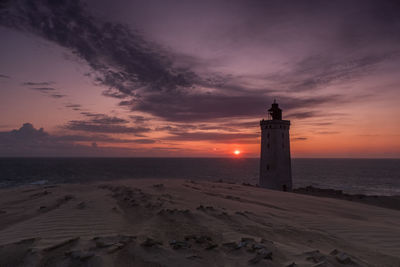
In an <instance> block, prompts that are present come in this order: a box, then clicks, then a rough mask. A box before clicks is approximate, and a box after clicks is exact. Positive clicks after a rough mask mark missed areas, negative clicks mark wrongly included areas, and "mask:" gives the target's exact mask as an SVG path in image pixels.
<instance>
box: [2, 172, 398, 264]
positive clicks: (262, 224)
mask: <svg viewBox="0 0 400 267" xmlns="http://www.w3.org/2000/svg"><path fill="white" fill-rule="evenodd" d="M0 218H1V219H0V266H207V265H208V266H247V265H255V266H400V256H399V255H400V211H398V210H394V209H386V208H383V207H376V206H371V205H365V204H362V203H354V202H349V201H345V200H338V199H332V198H320V197H314V196H307V195H299V194H294V193H284V192H277V191H271V190H265V189H261V188H256V187H250V186H243V185H237V184H227V183H213V182H193V181H186V180H149V179H147V180H127V181H118V182H112V183H110V182H108V183H96V184H82V185H80V184H70V185H58V186H52V187H48V186H47V187H46V186H25V187H20V188H14V189H3V190H1V198H0Z"/></svg>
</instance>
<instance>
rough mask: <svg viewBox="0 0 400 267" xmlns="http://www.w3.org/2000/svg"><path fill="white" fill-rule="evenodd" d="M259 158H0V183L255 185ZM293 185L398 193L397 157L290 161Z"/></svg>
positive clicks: (399, 184) (399, 174) (6, 184)
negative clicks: (151, 180) (129, 181)
mask: <svg viewBox="0 0 400 267" xmlns="http://www.w3.org/2000/svg"><path fill="white" fill-rule="evenodd" d="M258 175H259V159H246V158H0V187H10V186H19V185H24V184H56V183H81V182H91V181H101V180H108V181H109V180H113V179H137V178H162V179H164V178H181V179H190V180H211V181H219V180H222V181H225V182H234V183H249V184H254V185H255V184H257V183H258ZM292 176H293V183H294V187H295V188H297V187H305V186H309V185H312V186H314V187H320V188H331V189H339V190H343V191H344V192H346V193H351V194H366V195H400V159H300V158H298V159H292Z"/></svg>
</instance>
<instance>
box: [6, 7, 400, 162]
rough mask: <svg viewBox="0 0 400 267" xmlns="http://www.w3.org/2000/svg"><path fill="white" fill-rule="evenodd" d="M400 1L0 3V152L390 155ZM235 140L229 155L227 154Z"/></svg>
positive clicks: (395, 153)
mask: <svg viewBox="0 0 400 267" xmlns="http://www.w3.org/2000/svg"><path fill="white" fill-rule="evenodd" d="M398 14H400V2H399V1H390V0H387V1H379V0H373V1H372V0H338V1H306V0H299V1H261V0H260V1H258V0H252V1H247V0H226V1H225V0H204V1H194V0H146V1H144V0H141V1H139V0H113V1H105V0H53V1H51V0H35V1H34V0H31V1H29V0H8V1H1V2H0V36H1V42H0V59H1V60H0V156H3V157H4V156H5V157H7V156H50V157H52V156H68V157H69V156H82V157H86V156H99V157H259V153H260V126H259V121H260V120H261V119H263V118H266V117H267V109H268V108H269V107H270V105H271V103H272V102H273V100H274V99H276V100H277V102H278V103H279V105H280V107H281V108H282V110H283V118H284V119H287V120H290V121H291V129H290V137H291V139H290V140H291V154H292V157H297V158H299V157H316V158H319V157H323V158H337V157H339V158H343V157H351V158H399V157H400V72H399V69H400V68H399V67H400V16H398ZM237 150H238V151H240V152H241V153H240V154H239V155H236V154H235V153H234V151H237Z"/></svg>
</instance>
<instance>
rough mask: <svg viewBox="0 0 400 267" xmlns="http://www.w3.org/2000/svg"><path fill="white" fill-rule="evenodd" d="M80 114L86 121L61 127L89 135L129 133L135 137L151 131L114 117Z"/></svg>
mask: <svg viewBox="0 0 400 267" xmlns="http://www.w3.org/2000/svg"><path fill="white" fill-rule="evenodd" d="M81 114H82V115H84V116H86V117H87V119H85V120H72V121H69V122H68V123H67V124H65V125H64V126H62V127H63V128H65V129H68V130H73V131H83V132H89V133H130V134H134V135H136V136H143V134H144V133H146V132H150V130H151V129H150V128H147V127H143V126H137V127H132V126H130V125H129V124H128V122H129V121H128V120H125V119H122V118H118V117H115V116H114V117H112V116H108V115H106V114H99V113H91V112H81Z"/></svg>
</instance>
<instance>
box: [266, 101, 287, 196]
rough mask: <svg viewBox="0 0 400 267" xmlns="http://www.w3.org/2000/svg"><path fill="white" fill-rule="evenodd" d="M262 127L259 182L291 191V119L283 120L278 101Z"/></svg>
mask: <svg viewBox="0 0 400 267" xmlns="http://www.w3.org/2000/svg"><path fill="white" fill-rule="evenodd" d="M260 127H261V155H260V181H259V184H260V186H261V187H264V188H269V189H274V190H283V191H291V190H292V168H291V159H290V139H289V128H290V121H288V120H282V110H281V109H280V108H279V105H278V103H276V101H274V103H273V104H272V106H271V108H270V109H269V110H268V120H264V119H263V120H261V121H260Z"/></svg>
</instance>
